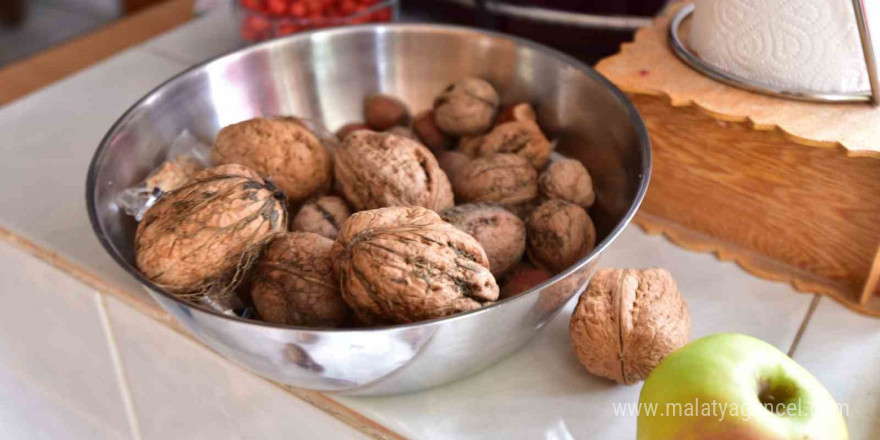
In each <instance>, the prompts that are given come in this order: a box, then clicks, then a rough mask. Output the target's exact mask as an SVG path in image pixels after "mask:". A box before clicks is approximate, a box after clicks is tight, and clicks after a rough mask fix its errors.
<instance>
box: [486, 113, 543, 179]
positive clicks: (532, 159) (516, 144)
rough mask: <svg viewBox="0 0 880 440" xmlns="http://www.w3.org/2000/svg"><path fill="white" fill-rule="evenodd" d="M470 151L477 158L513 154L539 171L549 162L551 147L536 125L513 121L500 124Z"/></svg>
mask: <svg viewBox="0 0 880 440" xmlns="http://www.w3.org/2000/svg"><path fill="white" fill-rule="evenodd" d="M471 151H474V152H475V155H477V156H488V155H491V154H496V153H513V154H517V155H519V156H522V157H524V158H526V159H528V161H529V163H531V164H532V166H533V167H535V168H536V169H541V168H543V167H544V165H547V162H549V161H550V153H552V152H553V147H552V146H551V144H550V141H549V140H547V138H546V137H544V134H543V133H541V127H538V124H536V123H534V122H532V121H529V120H524V121H514V122H507V123H504V124H501V125H499V126H497V127H495V128H493V129H492V131H490V132H489V133H487V134H486V135H484V136H482V138H481V139H480V141H479V143H478V144H477V145H476V146H473V147H471Z"/></svg>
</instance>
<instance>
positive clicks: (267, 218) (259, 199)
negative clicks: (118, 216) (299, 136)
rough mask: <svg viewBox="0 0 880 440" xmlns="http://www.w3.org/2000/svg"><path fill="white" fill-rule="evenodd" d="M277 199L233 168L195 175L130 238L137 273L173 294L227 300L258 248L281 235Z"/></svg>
mask: <svg viewBox="0 0 880 440" xmlns="http://www.w3.org/2000/svg"><path fill="white" fill-rule="evenodd" d="M248 176H251V177H248ZM283 199H284V196H283V194H282V193H281V191H277V190H275V189H274V188H273V187H272V186H271V185H270V184H268V183H266V182H264V181H263V180H262V179H260V178H259V177H256V174H255V173H254V172H252V171H250V170H247V169H246V168H244V167H240V166H238V165H235V166H224V167H217V168H215V169H208V170H204V171H201V172H199V173H196V176H195V177H194V180H192V181H190V182H189V183H187V184H185V185H184V186H182V187H181V188H179V189H177V190H174V191H172V192H170V193H167V194H165V195H164V196H162V197H161V198H160V199H159V200H158V201H157V202H156V204H155V205H153V206H152V207H151V208H150V209H149V210H148V211H147V212H146V214H145V215H144V219H143V220H142V221H141V223H140V224H139V225H138V229H137V234H136V236H135V255H136V262H137V266H138V268H139V269H140V270H141V272H143V274H144V275H145V276H146V277H147V278H149V279H150V280H151V281H153V282H154V283H156V284H157V285H159V286H160V287H162V288H164V289H166V290H168V291H170V292H173V293H179V294H202V293H205V292H207V291H208V290H210V289H212V287H213V288H214V289H213V290H214V291H215V292H218V294H219V293H228V292H229V291H230V290H231V288H234V286H235V285H236V284H238V282H239V281H241V278H242V276H243V274H244V272H245V270H246V269H247V267H248V265H249V263H251V262H252V261H253V259H255V258H256V256H257V255H258V254H259V251H260V250H261V249H262V247H263V245H264V244H265V243H266V242H267V241H268V240H270V239H272V238H273V237H274V236H275V235H277V234H278V233H281V232H283V231H284V230H286V229H287V207H286V204H285V203H284V200H283ZM218 283H222V284H223V286H222V288H221V289H216V287H217V284H218Z"/></svg>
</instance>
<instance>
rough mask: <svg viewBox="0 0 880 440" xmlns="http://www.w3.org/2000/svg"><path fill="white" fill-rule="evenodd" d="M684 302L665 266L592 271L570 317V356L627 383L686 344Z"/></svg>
mask: <svg viewBox="0 0 880 440" xmlns="http://www.w3.org/2000/svg"><path fill="white" fill-rule="evenodd" d="M690 330H691V318H690V313H689V312H688V307H687V303H686V302H685V300H684V299H683V298H682V297H681V294H680V293H679V291H678V286H676V284H675V280H674V279H673V278H672V275H671V274H670V273H669V271H667V270H666V269H659V268H654V269H644V270H635V269H605V270H600V271H598V272H596V275H595V276H593V279H592V281H590V284H589V286H588V287H587V290H586V291H585V292H584V293H583V294H582V295H581V297H580V299H579V300H578V303H577V306H576V307H575V310H574V313H573V314H572V316H571V323H570V325H569V331H570V332H571V343H572V345H573V347H574V352H575V355H576V356H577V358H578V360H579V361H580V362H581V364H583V365H584V366H585V367H586V368H587V370H589V371H590V372H591V373H593V374H596V375H599V376H602V377H605V378H608V379H611V380H614V381H616V382H618V383H623V384H627V385H632V384H634V383H636V382H638V381H641V380H644V379H645V378H646V377H648V374H649V373H650V372H651V370H653V369H654V367H656V366H657V364H659V363H660V361H662V360H663V358H664V357H666V356H667V355H668V354H669V353H672V352H673V351H675V350H677V349H678V348H680V347H681V346H683V345H684V344H686V343H687V340H688V337H689V336H690Z"/></svg>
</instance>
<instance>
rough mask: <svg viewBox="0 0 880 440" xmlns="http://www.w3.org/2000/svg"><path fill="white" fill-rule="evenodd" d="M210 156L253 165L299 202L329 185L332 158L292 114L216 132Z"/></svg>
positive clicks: (241, 124)
mask: <svg viewBox="0 0 880 440" xmlns="http://www.w3.org/2000/svg"><path fill="white" fill-rule="evenodd" d="M211 159H212V160H213V161H214V163H215V164H217V165H222V164H229V163H237V164H241V165H245V166H247V167H250V168H253V169H254V170H255V171H256V172H258V173H259V174H260V175H261V176H263V177H266V178H268V179H270V180H271V181H272V182H273V183H274V184H275V185H277V186H278V188H280V189H281V190H283V191H284V193H285V194H287V198H288V199H289V200H290V201H291V202H299V201H302V200H305V199H307V198H309V197H310V196H312V195H315V194H318V193H320V192H323V191H326V190H327V189H329V188H330V180H331V177H332V166H333V163H332V159H331V157H330V153H329V152H328V151H327V149H326V148H324V146H323V145H322V144H321V141H320V140H319V139H318V138H317V137H315V135H314V134H313V133H312V132H311V131H309V129H308V128H306V127H305V126H303V125H302V124H301V123H300V122H298V121H297V120H296V119H294V118H271V119H264V118H256V119H251V120H248V121H244V122H240V123H238V124H233V125H229V126H227V127H224V128H223V129H222V130H220V132H219V133H217V139H216V140H215V141H214V149H213V150H212V151H211Z"/></svg>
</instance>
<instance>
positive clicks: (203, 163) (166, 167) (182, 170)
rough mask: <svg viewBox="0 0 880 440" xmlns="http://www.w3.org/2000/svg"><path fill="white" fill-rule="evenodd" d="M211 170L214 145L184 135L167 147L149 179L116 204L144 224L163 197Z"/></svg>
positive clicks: (126, 190)
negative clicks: (199, 174) (161, 160)
mask: <svg viewBox="0 0 880 440" xmlns="http://www.w3.org/2000/svg"><path fill="white" fill-rule="evenodd" d="M210 166H211V145H209V144H207V143H205V142H202V141H201V140H199V139H198V138H196V137H194V136H193V135H191V134H190V133H189V132H188V131H184V132H183V133H181V134H180V135H179V136H177V138H176V139H174V141H173V142H171V144H169V146H168V152H167V153H166V155H165V160H164V161H163V162H162V164H161V165H159V166H158V167H157V168H155V169H154V170H153V171H151V172H150V174H148V175H147V177H146V179H144V180H143V181H142V182H140V183H139V184H137V185H136V186H133V187H131V188H126V189H125V190H123V191H122V192H121V193H120V194H119V197H118V198H117V199H116V203H117V204H118V205H119V207H120V208H122V210H123V211H125V213H126V214H128V215H130V216H132V217H134V218H135V220H137V221H141V219H142V218H143V216H144V213H145V212H147V209H149V208H150V207H151V206H153V204H154V203H156V200H158V199H159V197H161V196H162V194H164V193H166V192H168V191H173V190H174V189H176V188H179V187H180V186H182V185H183V184H185V183H186V182H187V181H188V180H189V178H190V177H192V175H193V174H194V173H195V172H196V171H199V170H202V169H204V168H207V167H210Z"/></svg>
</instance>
